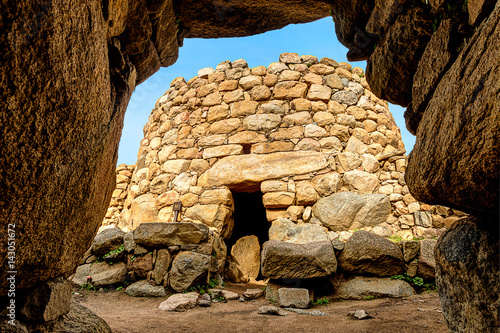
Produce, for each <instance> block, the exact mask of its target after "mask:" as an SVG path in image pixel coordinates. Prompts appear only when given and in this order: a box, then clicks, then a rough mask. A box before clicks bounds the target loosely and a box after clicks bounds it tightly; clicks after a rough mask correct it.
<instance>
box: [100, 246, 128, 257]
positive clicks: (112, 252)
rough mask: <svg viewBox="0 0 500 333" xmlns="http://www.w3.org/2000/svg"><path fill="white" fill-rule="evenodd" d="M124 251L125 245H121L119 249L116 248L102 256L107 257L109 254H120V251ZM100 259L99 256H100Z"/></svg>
mask: <svg viewBox="0 0 500 333" xmlns="http://www.w3.org/2000/svg"><path fill="white" fill-rule="evenodd" d="M123 251H125V245H123V244H122V245H120V246H119V247H118V248H117V249H114V250H112V251H109V252H108V253H106V254H105V255H103V256H102V258H103V259H106V258H108V257H109V256H111V255H113V254H118V253H122V252H123ZM98 259H99V258H98Z"/></svg>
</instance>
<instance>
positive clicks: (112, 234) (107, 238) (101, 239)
mask: <svg viewBox="0 0 500 333" xmlns="http://www.w3.org/2000/svg"><path fill="white" fill-rule="evenodd" d="M124 236H125V233H124V232H123V231H122V230H121V229H119V228H117V227H112V228H107V229H104V230H103V231H101V232H100V233H98V234H97V235H96V236H95V238H94V242H93V243H92V251H93V252H94V253H95V254H96V255H97V256H102V255H104V254H106V253H108V252H110V251H113V250H116V249H117V248H118V247H120V245H122V244H123V237H124Z"/></svg>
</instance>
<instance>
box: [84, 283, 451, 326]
mask: <svg viewBox="0 0 500 333" xmlns="http://www.w3.org/2000/svg"><path fill="white" fill-rule="evenodd" d="M246 288H247V286H245V285H232V286H227V287H226V289H227V290H231V291H236V292H239V293H240V294H241V293H242V292H243V291H244V290H246ZM74 297H75V298H76V299H77V300H78V301H79V302H80V303H81V304H82V305H84V306H86V307H87V308H89V309H90V310H92V311H94V312H95V313H96V314H97V315H98V316H100V317H101V318H103V319H104V320H105V321H106V322H107V323H108V324H109V326H110V327H111V329H112V331H113V332H114V333H153V332H154V333H158V332H167V333H198V332H201V333H212V332H230V333H233V332H249V333H253V332H292V333H301V332H314V333H321V332H342V333H343V332H359V333H361V332H370V333H371V332H375V333H384V332H390V333H399V332H402V333H406V332H410V333H411V332H417V333H424V332H432V333H440V332H443V333H445V332H448V330H447V328H446V324H445V323H444V319H443V315H442V313H441V310H440V309H441V307H440V304H439V298H438V295H437V292H426V293H424V294H421V295H416V296H412V297H409V298H406V299H391V298H381V299H374V300H362V301H332V302H330V303H329V304H327V305H320V306H315V307H314V309H315V310H320V311H323V312H326V313H328V314H329V316H327V317H319V316H309V315H302V314H296V313H292V312H287V313H288V315H287V316H284V317H280V316H269V315H261V314H258V313H257V311H258V309H259V307H261V306H262V305H271V304H270V303H269V302H268V301H266V300H265V299H264V298H261V299H258V300H254V301H248V302H239V301H229V302H227V303H214V304H212V307H210V308H199V307H196V308H194V309H191V310H188V311H186V312H166V311H162V310H159V309H158V305H159V304H160V303H161V302H163V301H164V300H165V299H166V297H161V298H148V297H130V296H128V295H127V294H125V293H124V292H120V291H108V292H86V291H78V292H77V294H75V296H74ZM358 309H363V310H365V311H366V312H368V314H370V315H371V316H373V319H368V320H354V319H350V318H349V317H347V313H348V312H349V311H351V310H358Z"/></svg>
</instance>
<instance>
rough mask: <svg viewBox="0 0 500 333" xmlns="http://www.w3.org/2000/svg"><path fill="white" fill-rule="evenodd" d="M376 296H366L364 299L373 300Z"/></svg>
mask: <svg viewBox="0 0 500 333" xmlns="http://www.w3.org/2000/svg"><path fill="white" fill-rule="evenodd" d="M375 298H376V297H375V296H365V297H363V299H364V300H367V301H371V300H372V299H375Z"/></svg>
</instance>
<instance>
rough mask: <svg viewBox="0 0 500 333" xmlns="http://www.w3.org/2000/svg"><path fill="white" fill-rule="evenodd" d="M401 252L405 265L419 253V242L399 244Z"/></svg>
mask: <svg viewBox="0 0 500 333" xmlns="http://www.w3.org/2000/svg"><path fill="white" fill-rule="evenodd" d="M399 245H400V246H401V250H402V251H403V258H404V260H405V262H406V263H409V262H410V261H412V260H413V259H415V258H416V257H417V255H418V253H419V252H420V242H417V241H403V242H401V243H400V244H399Z"/></svg>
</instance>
